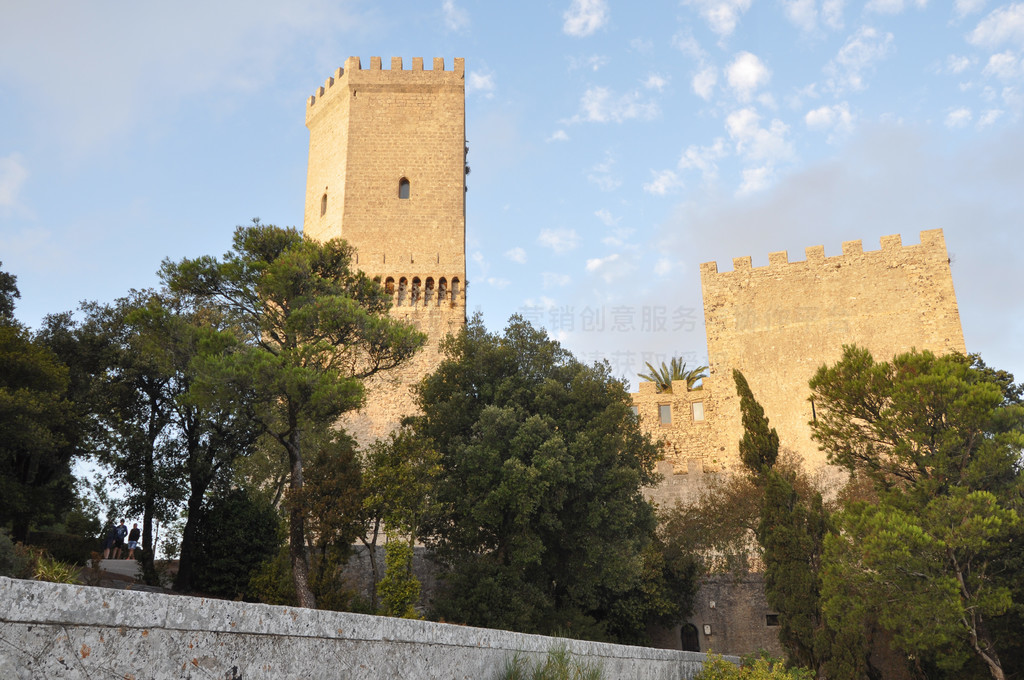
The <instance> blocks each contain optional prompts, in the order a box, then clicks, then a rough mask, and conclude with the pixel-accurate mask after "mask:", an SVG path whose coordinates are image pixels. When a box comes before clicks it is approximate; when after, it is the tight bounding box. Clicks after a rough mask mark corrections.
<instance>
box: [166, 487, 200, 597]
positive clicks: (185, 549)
mask: <svg viewBox="0 0 1024 680" xmlns="http://www.w3.org/2000/svg"><path fill="white" fill-rule="evenodd" d="M207 486H208V485H207V484H204V483H202V482H200V481H197V480H195V479H193V480H192V484H191V487H192V493H191V495H190V496H189V498H188V517H187V518H186V519H185V529H184V530H183V531H182V532H181V555H180V556H179V558H178V574H177V576H175V577H174V589H175V590H177V591H180V592H185V591H188V590H192V572H193V571H194V569H193V566H194V564H193V563H194V562H195V545H196V525H197V524H198V521H199V513H200V511H201V510H202V505H203V495H204V494H205V493H206V487H207Z"/></svg>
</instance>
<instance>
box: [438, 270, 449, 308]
mask: <svg viewBox="0 0 1024 680" xmlns="http://www.w3.org/2000/svg"><path fill="white" fill-rule="evenodd" d="M437 286H438V288H437V304H441V303H442V302H444V301H445V300H447V299H448V280H447V279H445V278H444V277H443V276H442V277H441V278H440V279H439V280H438V282H437Z"/></svg>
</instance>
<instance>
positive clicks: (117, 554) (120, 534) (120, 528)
mask: <svg viewBox="0 0 1024 680" xmlns="http://www.w3.org/2000/svg"><path fill="white" fill-rule="evenodd" d="M127 536H128V527H126V526H125V525H124V520H121V523H120V524H118V525H117V537H116V538H115V539H114V559H115V560H119V559H121V551H122V550H124V539H125V537H127Z"/></svg>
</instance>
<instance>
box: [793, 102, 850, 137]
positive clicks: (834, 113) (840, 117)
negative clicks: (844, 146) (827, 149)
mask: <svg viewBox="0 0 1024 680" xmlns="http://www.w3.org/2000/svg"><path fill="white" fill-rule="evenodd" d="M804 123H805V124H806V125H807V127H808V128H810V129H812V130H819V131H826V130H827V131H830V132H837V133H842V134H847V133H849V132H851V131H852V130H853V114H851V113H850V105H849V104H847V103H846V102H842V103H840V104H834V105H832V106H821V107H819V108H816V109H814V110H812V111H808V112H807V115H805V116H804ZM830 140H831V137H830Z"/></svg>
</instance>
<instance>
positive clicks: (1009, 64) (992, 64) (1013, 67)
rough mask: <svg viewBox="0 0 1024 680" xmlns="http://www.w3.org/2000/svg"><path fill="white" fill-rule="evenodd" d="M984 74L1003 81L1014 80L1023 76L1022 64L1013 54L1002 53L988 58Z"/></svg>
mask: <svg viewBox="0 0 1024 680" xmlns="http://www.w3.org/2000/svg"><path fill="white" fill-rule="evenodd" d="M982 73H984V74H985V75H986V76H991V77H993V78H999V79H1001V80H1013V79H1015V78H1018V77H1020V75H1021V63H1020V60H1019V59H1018V58H1017V55H1016V54H1014V53H1013V52H1010V51H1006V52H1000V53H998V54H993V55H992V56H990V57H989V58H988V63H987V64H985V68H984V70H983V71H982Z"/></svg>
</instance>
